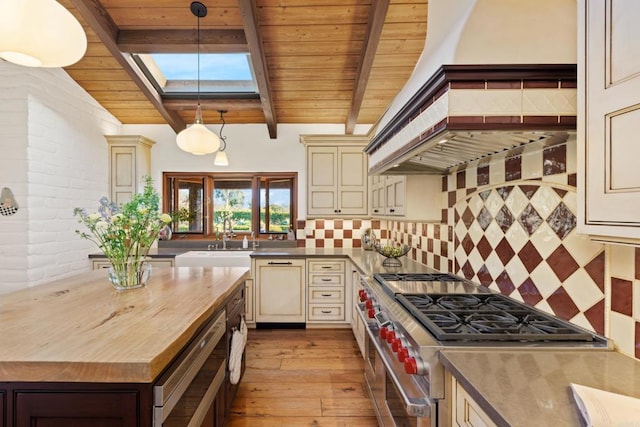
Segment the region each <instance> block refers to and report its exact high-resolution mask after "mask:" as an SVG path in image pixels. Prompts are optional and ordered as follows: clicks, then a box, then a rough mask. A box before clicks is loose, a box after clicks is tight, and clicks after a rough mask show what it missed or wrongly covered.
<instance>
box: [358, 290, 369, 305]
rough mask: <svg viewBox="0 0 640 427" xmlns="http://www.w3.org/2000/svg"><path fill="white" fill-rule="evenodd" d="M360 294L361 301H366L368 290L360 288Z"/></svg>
mask: <svg viewBox="0 0 640 427" xmlns="http://www.w3.org/2000/svg"><path fill="white" fill-rule="evenodd" d="M358 296H359V297H360V302H365V301H366V300H367V292H366V291H365V290H364V289H360V290H359V291H358Z"/></svg>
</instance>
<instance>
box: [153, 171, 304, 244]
mask: <svg viewBox="0 0 640 427" xmlns="http://www.w3.org/2000/svg"><path fill="white" fill-rule="evenodd" d="M176 178H178V179H179V178H183V179H184V178H199V179H202V180H203V182H204V189H203V191H204V194H205V197H204V200H203V202H204V204H205V206H206V208H205V209H203V215H204V218H203V219H204V224H203V231H202V232H177V231H174V232H173V235H174V236H179V237H180V239H186V240H203V239H215V237H216V231H215V227H214V224H213V222H212V220H211V221H210V220H209V219H210V218H211V219H213V190H214V189H215V181H216V179H217V180H233V179H246V180H250V181H251V190H252V192H251V229H252V230H254V231H255V233H256V234H255V235H256V238H259V237H260V236H263V237H266V236H279V235H285V236H286V234H287V231H288V230H285V231H283V232H261V231H260V181H261V178H266V179H269V180H272V179H278V178H279V179H291V180H292V189H291V226H292V227H293V229H294V232H295V229H296V220H297V215H298V172H162V209H163V212H173V206H171V200H172V197H171V194H170V191H171V186H170V184H171V180H172V179H176ZM250 234H251V233H250V232H246V233H243V232H236V236H240V237H243V236H245V235H246V236H247V237H250Z"/></svg>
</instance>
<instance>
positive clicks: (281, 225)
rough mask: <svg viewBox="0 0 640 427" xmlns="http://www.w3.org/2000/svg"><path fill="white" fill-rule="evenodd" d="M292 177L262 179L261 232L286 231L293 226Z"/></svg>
mask: <svg viewBox="0 0 640 427" xmlns="http://www.w3.org/2000/svg"><path fill="white" fill-rule="evenodd" d="M292 193H293V180H292V179H291V178H262V179H261V180H260V233H286V232H287V231H289V229H290V228H293V227H292V223H291V218H292V217H291V199H292Z"/></svg>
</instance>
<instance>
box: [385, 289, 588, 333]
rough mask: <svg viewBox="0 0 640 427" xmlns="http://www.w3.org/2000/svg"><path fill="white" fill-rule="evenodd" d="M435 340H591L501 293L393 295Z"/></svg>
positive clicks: (572, 328)
mask: <svg viewBox="0 0 640 427" xmlns="http://www.w3.org/2000/svg"><path fill="white" fill-rule="evenodd" d="M396 299H397V300H398V301H399V302H400V304H402V305H403V306H404V307H405V308H406V309H407V310H409V312H410V313H411V314H412V315H413V316H414V317H415V318H416V319H417V320H418V321H419V322H420V323H422V325H423V326H424V327H425V328H427V330H429V332H431V333H432V334H433V335H434V336H435V337H436V339H438V340H439V341H532V342H541V341H593V340H594V337H593V335H592V334H590V333H588V332H587V331H582V330H580V329H579V328H576V327H574V326H573V325H571V324H570V323H568V322H564V321H562V320H560V319H557V318H555V317H553V316H550V315H547V314H546V313H543V312H541V311H539V310H536V309H534V308H532V307H529V306H526V305H524V304H521V303H519V302H517V301H515V300H512V299H510V298H508V297H506V296H504V295H499V294H475V295H466V294H460V295H453V294H443V295H437V294H432V295H426V294H404V295H396Z"/></svg>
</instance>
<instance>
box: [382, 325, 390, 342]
mask: <svg viewBox="0 0 640 427" xmlns="http://www.w3.org/2000/svg"><path fill="white" fill-rule="evenodd" d="M388 331H389V330H388V329H387V327H386V326H383V327H381V328H380V338H382V339H383V340H386V339H387V332H388Z"/></svg>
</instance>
